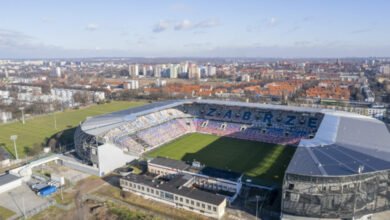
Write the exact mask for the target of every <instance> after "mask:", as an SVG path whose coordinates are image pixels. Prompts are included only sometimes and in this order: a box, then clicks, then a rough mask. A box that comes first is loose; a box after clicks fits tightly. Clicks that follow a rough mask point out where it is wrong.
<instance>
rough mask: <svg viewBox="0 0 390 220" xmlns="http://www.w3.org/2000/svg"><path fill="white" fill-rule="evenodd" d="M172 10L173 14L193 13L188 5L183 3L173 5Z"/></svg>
mask: <svg viewBox="0 0 390 220" xmlns="http://www.w3.org/2000/svg"><path fill="white" fill-rule="evenodd" d="M170 9H171V10H172V11H173V12H181V13H183V12H191V11H192V8H191V7H190V6H189V5H187V4H183V3H176V4H173V5H171V7H170Z"/></svg>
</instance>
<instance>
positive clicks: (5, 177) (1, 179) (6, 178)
mask: <svg viewBox="0 0 390 220" xmlns="http://www.w3.org/2000/svg"><path fill="white" fill-rule="evenodd" d="M17 179H20V178H19V177H17V176H15V175H12V174H0V186H2V185H5V184H7V183H10V182H13V181H15V180H17Z"/></svg>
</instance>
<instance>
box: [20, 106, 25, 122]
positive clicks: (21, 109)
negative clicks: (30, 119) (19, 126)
mask: <svg viewBox="0 0 390 220" xmlns="http://www.w3.org/2000/svg"><path fill="white" fill-rule="evenodd" d="M19 110H20V111H22V123H23V124H25V123H26V121H25V120H24V107H20V108H19Z"/></svg>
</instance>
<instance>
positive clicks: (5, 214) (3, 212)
mask: <svg viewBox="0 0 390 220" xmlns="http://www.w3.org/2000/svg"><path fill="white" fill-rule="evenodd" d="M13 215H15V212H13V211H11V210H9V209H6V208H4V207H2V206H0V219H8V218H9V217H11V216H13Z"/></svg>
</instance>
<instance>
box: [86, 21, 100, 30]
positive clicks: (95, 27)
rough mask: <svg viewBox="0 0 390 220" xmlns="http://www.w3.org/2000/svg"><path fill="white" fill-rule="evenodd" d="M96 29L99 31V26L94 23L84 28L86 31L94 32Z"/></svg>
mask: <svg viewBox="0 0 390 220" xmlns="http://www.w3.org/2000/svg"><path fill="white" fill-rule="evenodd" d="M97 29H99V25H97V24H94V23H90V24H87V26H85V30H87V31H96V30H97Z"/></svg>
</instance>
